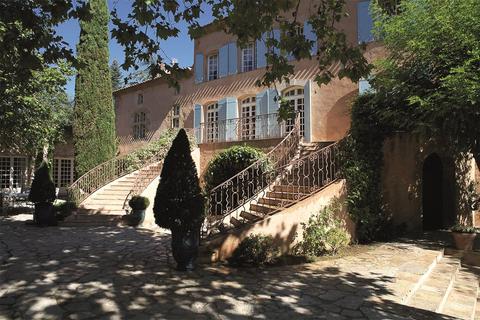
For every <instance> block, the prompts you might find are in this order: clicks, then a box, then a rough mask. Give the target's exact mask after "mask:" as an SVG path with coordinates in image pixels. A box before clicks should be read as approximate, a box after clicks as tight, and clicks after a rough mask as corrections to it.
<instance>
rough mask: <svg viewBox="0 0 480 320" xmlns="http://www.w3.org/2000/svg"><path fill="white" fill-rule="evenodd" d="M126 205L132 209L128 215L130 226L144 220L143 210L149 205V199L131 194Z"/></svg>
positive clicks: (139, 223) (137, 224)
mask: <svg viewBox="0 0 480 320" xmlns="http://www.w3.org/2000/svg"><path fill="white" fill-rule="evenodd" d="M128 205H129V206H130V208H132V211H131V212H130V214H129V215H128V223H129V225H131V226H134V227H136V226H139V225H141V224H142V223H143V221H144V220H145V210H146V209H147V208H148V206H149V205H150V200H148V198H147V197H142V196H133V197H132V199H130V201H128Z"/></svg>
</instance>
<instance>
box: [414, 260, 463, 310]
mask: <svg viewBox="0 0 480 320" xmlns="http://www.w3.org/2000/svg"><path fill="white" fill-rule="evenodd" d="M459 268H460V259H458V258H456V257H448V256H444V257H443V258H442V259H441V260H440V261H439V262H438V263H437V265H436V266H435V268H434V269H433V270H432V271H431V273H430V274H429V276H428V277H427V278H426V279H425V281H424V282H423V283H422V284H421V285H420V287H419V288H418V290H417V291H416V292H415V293H414V294H413V296H412V298H411V299H410V301H409V303H408V305H409V306H411V307H415V308H418V309H424V310H428V311H433V312H439V311H440V310H442V309H443V307H444V305H445V301H446V298H447V295H448V293H449V291H450V290H451V286H452V284H453V281H454V279H455V276H456V274H457V272H458V270H459Z"/></svg>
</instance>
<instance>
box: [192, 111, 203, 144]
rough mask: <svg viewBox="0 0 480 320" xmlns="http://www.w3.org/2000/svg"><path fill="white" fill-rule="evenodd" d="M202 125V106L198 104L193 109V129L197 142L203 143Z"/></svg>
mask: <svg viewBox="0 0 480 320" xmlns="http://www.w3.org/2000/svg"><path fill="white" fill-rule="evenodd" d="M201 123H202V106H201V105H199V104H196V105H195V107H194V108H193V127H194V128H195V137H196V138H197V142H198V143H201V142H202V130H201Z"/></svg>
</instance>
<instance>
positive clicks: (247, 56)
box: [242, 43, 256, 72]
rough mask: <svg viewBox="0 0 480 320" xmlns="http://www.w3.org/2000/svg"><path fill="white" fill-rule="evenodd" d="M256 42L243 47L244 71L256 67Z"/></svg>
mask: <svg viewBox="0 0 480 320" xmlns="http://www.w3.org/2000/svg"><path fill="white" fill-rule="evenodd" d="M255 67H256V66H255V44H253V43H251V44H249V45H247V46H246V47H245V48H243V49H242V72H248V71H252V70H254V69H255Z"/></svg>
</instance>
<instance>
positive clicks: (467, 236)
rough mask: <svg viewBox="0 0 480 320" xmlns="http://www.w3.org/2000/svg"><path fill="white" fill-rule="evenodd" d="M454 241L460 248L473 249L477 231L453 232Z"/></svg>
mask: <svg viewBox="0 0 480 320" xmlns="http://www.w3.org/2000/svg"><path fill="white" fill-rule="evenodd" d="M452 236H453V242H454V243H455V247H456V248H457V249H458V250H466V251H471V250H472V249H473V241H474V240H475V237H476V236H477V234H476V233H464V232H452Z"/></svg>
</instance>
